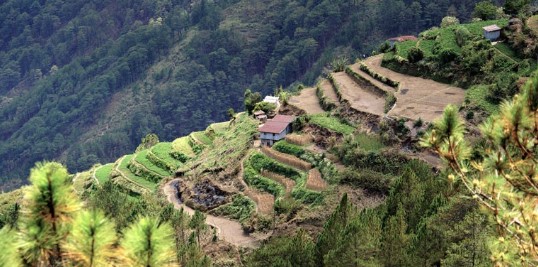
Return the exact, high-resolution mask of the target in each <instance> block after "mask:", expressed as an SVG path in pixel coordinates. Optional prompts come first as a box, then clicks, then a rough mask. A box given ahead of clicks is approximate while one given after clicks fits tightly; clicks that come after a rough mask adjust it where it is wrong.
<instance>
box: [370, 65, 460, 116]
mask: <svg viewBox="0 0 538 267" xmlns="http://www.w3.org/2000/svg"><path fill="white" fill-rule="evenodd" d="M382 59H383V55H377V56H373V57H370V58H367V59H366V60H365V61H364V62H363V63H364V64H365V65H367V66H368V68H370V69H371V70H373V71H375V72H376V73H379V74H380V75H382V76H384V77H388V78H390V79H391V80H394V81H397V82H399V83H400V85H399V90H398V91H397V92H396V93H394V95H395V97H396V99H397V100H396V105H395V106H394V108H393V109H392V110H391V111H390V112H389V113H388V115H389V116H395V117H405V118H409V119H413V120H418V119H423V120H425V121H428V122H431V121H433V120H434V119H435V118H437V117H438V116H440V115H441V114H442V113H443V110H444V108H445V107H446V106H447V105H449V104H456V105H459V104H461V103H462V102H463V99H464V96H465V91H464V90H463V89H461V88H459V87H455V86H452V85H449V84H443V83H439V82H435V81H432V80H427V79H423V78H419V77H414V76H410V75H405V74H401V73H398V72H395V71H392V70H389V69H387V68H384V67H382V66H381V61H382Z"/></svg>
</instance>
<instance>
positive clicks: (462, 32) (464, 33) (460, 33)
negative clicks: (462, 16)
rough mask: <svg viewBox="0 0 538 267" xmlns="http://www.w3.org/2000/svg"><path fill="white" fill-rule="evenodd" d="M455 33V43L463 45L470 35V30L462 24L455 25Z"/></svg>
mask: <svg viewBox="0 0 538 267" xmlns="http://www.w3.org/2000/svg"><path fill="white" fill-rule="evenodd" d="M455 34H456V43H457V44H458V45H459V46H460V47H462V46H464V45H465V44H466V43H467V42H468V41H469V39H471V37H472V35H471V32H470V31H469V30H468V29H467V28H465V27H463V26H460V27H457V28H456V30H455Z"/></svg>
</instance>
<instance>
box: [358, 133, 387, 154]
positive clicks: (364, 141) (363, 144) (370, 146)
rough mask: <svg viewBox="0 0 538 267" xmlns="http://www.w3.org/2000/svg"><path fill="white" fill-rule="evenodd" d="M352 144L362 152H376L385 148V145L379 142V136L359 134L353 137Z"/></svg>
mask: <svg viewBox="0 0 538 267" xmlns="http://www.w3.org/2000/svg"><path fill="white" fill-rule="evenodd" d="M353 142H355V143H356V144H357V146H358V147H360V148H361V149H362V150H363V151H367V152H370V151H372V152H378V151H380V150H381V149H383V148H385V145H384V144H383V143H382V142H381V139H380V138H379V136H375V135H369V134H366V133H359V134H357V135H355V136H354V137H353Z"/></svg>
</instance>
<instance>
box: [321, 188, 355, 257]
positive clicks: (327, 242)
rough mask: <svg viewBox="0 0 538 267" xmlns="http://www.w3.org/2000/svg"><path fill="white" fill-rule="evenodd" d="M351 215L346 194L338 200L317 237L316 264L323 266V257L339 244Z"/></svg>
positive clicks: (350, 207)
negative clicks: (338, 202) (336, 205)
mask: <svg viewBox="0 0 538 267" xmlns="http://www.w3.org/2000/svg"><path fill="white" fill-rule="evenodd" d="M352 213H353V209H352V206H351V204H349V203H348V198H347V194H344V195H343V196H342V199H341V200H340V204H339V205H338V207H337V208H336V210H335V211H334V212H333V214H331V216H330V217H329V219H327V222H326V223H325V225H324V226H323V231H322V232H321V234H320V235H319V236H318V240H317V242H316V253H317V262H318V264H320V265H321V264H323V262H324V257H325V255H327V253H328V252H329V251H330V250H332V249H334V248H335V247H336V246H337V245H338V244H339V242H340V239H341V238H342V233H343V232H344V230H345V228H346V225H347V224H348V222H349V220H350V218H351V217H352V216H353V214H352Z"/></svg>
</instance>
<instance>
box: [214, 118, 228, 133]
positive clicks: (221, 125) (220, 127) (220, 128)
mask: <svg viewBox="0 0 538 267" xmlns="http://www.w3.org/2000/svg"><path fill="white" fill-rule="evenodd" d="M229 125H230V122H229V121H225V122H218V123H213V124H211V125H210V127H211V128H212V129H213V130H214V131H215V132H216V133H222V132H225V131H226V130H227V129H228V126H229Z"/></svg>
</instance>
